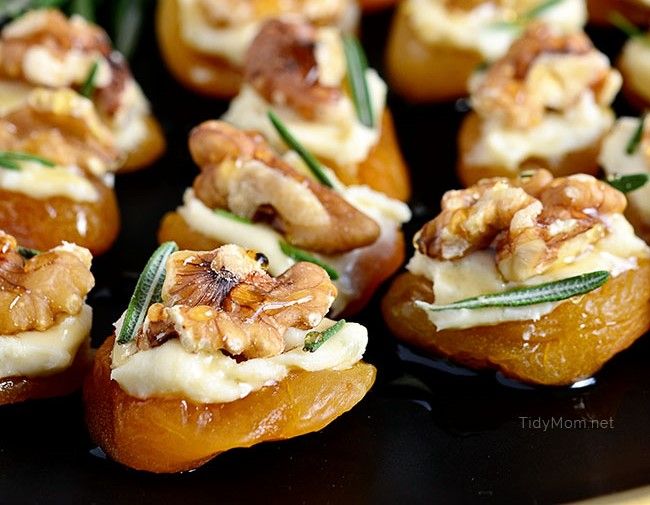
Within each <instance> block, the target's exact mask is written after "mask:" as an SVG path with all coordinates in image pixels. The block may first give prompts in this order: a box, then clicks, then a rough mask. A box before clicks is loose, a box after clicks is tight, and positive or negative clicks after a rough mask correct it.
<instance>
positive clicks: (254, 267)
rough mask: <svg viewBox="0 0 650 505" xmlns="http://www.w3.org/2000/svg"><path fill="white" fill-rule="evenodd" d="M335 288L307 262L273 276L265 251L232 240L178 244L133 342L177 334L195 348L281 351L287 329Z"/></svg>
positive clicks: (319, 314)
mask: <svg viewBox="0 0 650 505" xmlns="http://www.w3.org/2000/svg"><path fill="white" fill-rule="evenodd" d="M336 293H337V291H336V287H335V286H334V284H332V282H331V281H330V279H329V276H328V275H327V273H326V272H325V271H324V270H323V269H322V268H320V267H318V266H316V265H314V264H312V263H296V264H295V265H294V266H293V267H291V268H290V269H289V270H287V271H286V272H284V273H283V274H282V275H280V276H278V277H275V278H274V277H271V276H270V275H269V274H268V273H267V272H266V270H265V269H264V258H263V256H261V255H259V254H256V253H254V252H252V251H247V250H245V249H243V248H241V247H239V246H236V245H225V246H222V247H220V248H218V249H215V250H214V251H209V252H196V251H179V252H177V253H174V254H173V255H172V256H171V257H170V258H169V260H168V263H167V277H166V279H165V283H164V286H163V290H162V303H158V304H154V305H152V306H151V307H150V308H149V311H148V313H147V318H146V320H145V324H144V325H143V328H142V330H141V331H140V332H139V334H138V336H137V345H138V348H139V349H148V348H151V347H155V346H157V345H160V344H161V343H163V342H164V341H166V340H167V339H169V338H179V339H180V342H181V344H182V345H183V347H184V348H185V349H186V350H187V351H189V352H194V353H196V352H208V353H214V352H221V351H223V352H226V353H228V354H230V355H233V356H241V357H243V358H247V359H249V358H257V357H266V356H274V355H277V354H280V353H282V352H283V351H284V347H285V342H284V333H285V332H286V331H287V329H288V328H298V329H302V330H308V329H311V328H314V327H315V326H317V325H318V324H319V323H320V322H321V320H322V319H323V317H324V316H325V314H327V312H328V310H329V308H330V306H331V304H332V302H333V301H334V299H335V298H336Z"/></svg>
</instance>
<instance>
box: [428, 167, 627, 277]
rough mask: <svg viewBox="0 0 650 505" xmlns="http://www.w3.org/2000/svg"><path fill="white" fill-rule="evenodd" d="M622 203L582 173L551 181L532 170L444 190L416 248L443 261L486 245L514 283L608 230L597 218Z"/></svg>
mask: <svg viewBox="0 0 650 505" xmlns="http://www.w3.org/2000/svg"><path fill="white" fill-rule="evenodd" d="M625 206H626V199H625V196H624V195H623V194H622V193H621V192H619V191H618V190H616V189H614V188H612V187H611V186H609V185H608V184H606V183H604V182H602V181H599V180H597V179H595V178H594V177H591V176H588V175H583V174H580V175H573V176H569V177H559V178H557V179H553V177H552V176H551V174H550V173H549V172H547V171H546V170H536V171H532V172H529V173H523V174H522V175H520V176H519V177H518V178H517V179H506V178H494V179H484V180H482V181H480V182H479V183H478V184H477V185H475V186H472V187H470V188H468V189H465V190H461V191H450V192H448V193H446V194H445V196H444V197H443V200H442V212H441V213H440V215H439V216H438V217H436V218H435V219H433V220H432V221H430V222H429V223H427V224H426V225H425V226H424V228H423V229H422V230H421V232H420V233H419V234H418V235H417V237H416V247H417V248H418V250H419V251H420V252H421V253H423V254H426V255H428V256H430V257H432V258H436V259H442V260H453V259H458V258H462V257H464V256H466V255H468V254H470V253H471V252H472V251H476V250H478V249H486V248H493V249H494V250H495V260H496V263H497V266H498V268H499V271H500V272H501V274H502V275H503V276H504V278H506V279H507V280H516V281H521V280H525V279H528V278H530V277H533V276H535V275H539V274H542V273H544V272H545V271H547V270H548V269H549V268H550V267H551V266H552V265H553V264H556V263H557V262H558V261H565V260H569V259H571V258H574V257H575V256H577V255H578V254H580V253H581V252H583V251H584V250H585V249H586V248H588V247H589V246H590V245H591V244H593V243H595V242H597V241H598V240H600V239H601V238H602V237H603V236H605V234H606V233H607V229H606V226H605V223H604V221H603V220H602V219H601V216H603V215H607V214H615V213H622V212H623V211H624V210H625Z"/></svg>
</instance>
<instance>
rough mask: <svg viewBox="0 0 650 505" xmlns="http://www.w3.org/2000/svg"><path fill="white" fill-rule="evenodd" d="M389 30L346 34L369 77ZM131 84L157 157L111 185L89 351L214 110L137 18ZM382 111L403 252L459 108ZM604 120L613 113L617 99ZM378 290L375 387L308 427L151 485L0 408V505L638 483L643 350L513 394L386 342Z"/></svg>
mask: <svg viewBox="0 0 650 505" xmlns="http://www.w3.org/2000/svg"><path fill="white" fill-rule="evenodd" d="M390 15H391V13H390V12H386V13H381V14H378V15H371V16H368V17H366V18H365V19H364V25H363V39H364V43H365V46H366V49H367V51H368V53H369V59H370V61H371V64H373V65H374V66H376V67H378V68H380V69H381V67H382V52H383V47H384V41H385V36H386V33H387V30H388V26H389V22H390ZM148 19H149V20H151V19H152V17H151V16H150V17H149V18H148ZM590 33H591V34H592V35H593V36H594V38H595V40H596V43H597V45H598V46H599V47H600V48H601V49H603V50H605V51H606V52H608V53H609V54H610V55H611V56H614V55H616V54H617V51H618V50H619V49H620V46H621V44H622V38H621V37H620V36H619V35H618V34H615V33H614V31H613V30H599V31H596V32H594V31H592V32H590ZM133 71H134V73H135V75H136V77H137V78H138V79H139V81H140V83H141V84H142V86H143V88H144V90H145V92H146V94H147V95H148V96H149V98H150V99H151V101H152V103H153V107H154V109H155V113H156V115H157V116H158V117H159V118H160V119H161V121H162V124H163V126H164V128H165V130H166V133H167V139H168V144H169V145H168V151H167V154H166V155H165V157H164V158H163V159H162V160H160V161H159V162H158V163H157V164H156V165H155V166H154V167H152V168H150V169H148V170H146V171H143V172H140V173H136V174H132V175H125V176H120V177H118V179H117V193H118V196H119V200H120V204H121V209H122V221H123V225H122V232H121V234H120V237H119V240H118V242H117V244H116V245H115V247H114V248H113V249H112V250H111V251H110V253H108V254H107V255H106V256H104V257H102V258H97V259H96V260H95V263H94V272H95V275H96V278H97V286H96V288H95V289H94V291H93V292H92V294H91V296H90V304H91V305H92V306H93V307H94V310H95V323H94V327H93V343H94V344H95V345H99V344H100V343H101V342H102V340H103V339H104V338H105V337H106V336H107V335H109V334H110V333H111V331H112V327H111V322H112V321H114V320H115V319H117V317H118V316H119V314H120V313H121V311H122V310H123V309H124V307H125V306H126V304H127V302H128V299H129V296H130V294H131V291H132V289H133V286H134V284H135V280H136V278H137V276H138V273H139V270H140V269H141V268H142V266H143V265H144V263H145V261H146V259H147V258H148V256H149V255H150V253H151V252H152V251H153V249H154V247H155V245H156V230H157V227H158V222H159V220H160V218H161V216H162V215H163V214H164V212H166V211H168V210H171V209H173V208H175V207H176V206H177V205H179V203H180V202H181V195H182V193H183V190H184V189H185V187H186V186H188V185H189V184H190V183H191V181H192V180H193V178H194V176H195V174H196V173H197V169H196V167H195V166H194V165H193V163H192V162H191V160H190V157H189V154H188V152H187V148H186V139H187V134H188V132H189V130H190V129H191V128H192V127H193V126H195V125H196V124H198V123H199V122H201V121H203V120H206V119H211V118H217V117H219V115H220V114H221V113H222V112H223V111H224V110H225V106H226V105H225V104H224V103H220V102H217V101H213V100H208V99H204V98H201V97H198V96H195V95H193V94H191V93H189V92H187V91H185V90H184V89H183V88H181V87H180V86H179V85H178V84H177V83H176V82H174V80H173V79H172V78H171V77H170V75H169V74H168V73H167V72H166V70H165V67H164V65H163V63H162V61H161V59H160V56H159V54H158V51H157V48H156V44H155V40H154V35H153V28H152V23H151V21H149V23H148V24H147V25H146V26H145V28H144V32H143V33H142V41H141V44H140V46H139V48H138V51H137V54H136V56H135V60H134V63H133ZM389 101H390V105H391V108H392V110H393V112H394V115H395V119H396V123H397V129H398V133H399V137H400V141H401V144H402V148H403V151H404V153H405V156H406V158H407V160H408V162H409V164H410V167H411V171H412V178H413V187H414V198H413V200H412V202H411V204H412V209H413V211H414V219H413V222H412V223H410V224H409V225H408V226H407V229H406V231H407V235H408V237H409V238H410V237H412V235H413V233H414V232H415V231H416V230H417V229H418V228H419V227H420V226H421V225H422V224H423V223H424V222H425V221H426V220H428V219H430V218H431V217H432V216H434V215H435V213H436V212H437V208H438V202H439V199H440V196H441V195H442V193H443V192H444V191H445V190H447V189H450V188H453V187H458V184H457V181H456V178H455V175H454V160H455V147H454V146H455V137H456V133H457V129H458V125H459V122H460V120H461V118H462V112H463V109H464V102H462V101H460V102H458V103H456V104H453V103H452V104H442V105H432V106H415V105H409V104H406V103H404V102H403V101H401V100H400V99H399V98H398V97H395V96H391V97H390V100H389ZM617 108H618V110H619V112H621V113H623V112H630V111H627V106H626V104H625V103H624V102H622V101H621V102H620V103H617ZM408 254H409V255H410V254H411V250H409V252H408ZM385 289H386V286H384V288H383V290H381V292H379V293H378V294H377V295H376V296H375V298H374V300H373V302H372V303H371V305H370V307H368V308H367V309H366V310H365V311H364V312H363V313H362V314H361V315H360V316H359V317H358V320H359V321H360V322H362V323H364V324H366V325H367V326H368V327H369V329H370V343H369V346H368V351H367V354H366V359H367V360H368V361H369V362H371V363H373V364H374V365H376V366H377V368H378V370H379V374H378V378H377V383H376V385H375V386H374V388H373V389H372V391H371V392H370V393H369V394H368V396H367V397H366V398H365V399H364V400H363V401H362V402H361V403H360V404H359V405H358V406H357V407H356V408H354V409H353V410H352V411H351V412H349V413H348V414H346V415H344V416H342V417H341V418H339V419H338V420H336V421H335V422H334V423H332V424H331V425H330V426H328V427H327V428H326V429H324V430H322V431H320V432H318V433H314V434H310V435H306V436H302V437H299V438H297V439H293V440H290V441H286V442H280V443H268V444H262V445H259V446H256V447H254V448H251V449H239V450H233V451H230V452H228V453H226V454H222V455H220V456H218V457H217V458H216V459H215V460H213V461H212V462H210V463H208V464H206V465H205V466H204V467H202V468H200V469H199V470H196V471H194V472H191V473H187V474H182V475H168V476H164V475H162V476H161V475H151V474H146V473H141V472H136V471H132V470H128V469H126V468H124V467H122V466H120V465H118V464H116V463H114V462H112V461H108V460H106V459H105V458H103V457H102V454H101V452H100V451H97V450H96V448H95V447H96V446H95V445H94V444H93V443H92V442H91V440H90V439H89V438H88V434H87V432H86V429H85V426H84V422H83V414H82V405H81V398H80V395H78V394H77V395H73V396H71V397H68V398H63V399H51V400H45V401H35V402H29V403H25V404H19V405H13V406H5V407H2V408H1V409H0V426H1V427H2V429H1V431H0V503H8V504H19V503H65V504H73V503H95V504H108V503H119V504H138V505H142V504H145V503H164V504H173V503H182V504H195V503H196V504H199V503H217V502H218V503H310V504H311V503H335V504H347V503H354V504H357V503H395V502H397V501H398V500H400V499H408V500H409V501H410V503H413V504H415V503H434V502H435V503H439V502H443V503H472V502H477V503H556V502H565V501H570V500H577V499H582V498H588V497H593V496H597V495H602V494H605V493H611V492H615V491H621V490H625V489H629V488H633V487H637V486H642V485H646V484H650V437H649V436H648V434H649V427H648V426H649V425H648V420H649V419H650V372H649V371H648V365H647V363H648V361H649V359H650V340H649V339H648V338H647V337H646V338H645V339H641V340H640V341H638V342H637V343H636V344H635V345H634V346H632V348H631V349H629V350H627V351H625V352H623V353H621V354H620V355H619V356H617V357H616V358H615V359H613V360H612V361H611V362H610V363H609V364H608V365H607V366H606V367H605V368H604V369H603V370H602V372H600V373H599V374H598V375H597V376H596V378H595V384H592V385H588V386H586V387H582V388H579V389H578V388H574V389H570V388H561V389H549V388H547V389H540V388H537V389H533V388H526V387H522V386H521V385H519V384H516V383H510V382H507V381H505V380H503V379H502V378H501V377H499V376H498V374H497V375H495V374H482V375H476V374H473V373H471V372H469V371H467V370H465V369H461V368H455V367H452V366H449V365H448V364H447V363H445V362H444V361H434V360H428V359H422V358H421V357H419V356H417V355H416V354H414V353H412V352H411V351H409V350H408V349H406V348H404V347H402V346H400V345H398V344H397V343H396V341H395V340H394V338H393V337H392V336H391V335H390V334H389V332H388V331H387V329H386V327H385V325H384V323H383V321H382V319H381V317H380V312H379V308H378V306H379V305H378V304H379V300H380V299H381V296H382V294H383V292H385ZM581 420H586V421H588V426H589V427H585V426H583V425H581V424H580V423H581V422H582V423H583V424H587V423H586V422H585V421H581ZM591 420H595V421H598V423H594V424H598V427H595V426H592V425H591ZM551 423H554V424H553V425H552V426H551ZM544 426H546V429H545V428H544Z"/></svg>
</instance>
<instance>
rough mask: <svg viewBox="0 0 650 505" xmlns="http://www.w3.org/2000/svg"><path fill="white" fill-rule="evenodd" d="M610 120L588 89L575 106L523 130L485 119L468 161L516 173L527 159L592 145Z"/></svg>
mask: <svg viewBox="0 0 650 505" xmlns="http://www.w3.org/2000/svg"><path fill="white" fill-rule="evenodd" d="M613 123H614V113H613V112H612V111H611V109H609V108H608V107H601V106H600V105H598V104H597V103H596V101H595V99H594V95H593V93H592V92H591V91H587V92H585V93H584V94H583V95H582V97H581V98H580V100H579V101H578V102H577V103H576V105H575V106H573V107H570V108H568V109H567V110H565V111H564V112H562V113H559V112H548V113H547V114H545V117H544V118H543V119H542V121H541V122H540V123H539V124H538V125H535V126H533V127H531V128H528V129H525V130H521V129H513V128H507V127H504V126H503V125H502V124H501V123H499V122H498V121H496V120H490V119H489V118H488V119H486V120H484V121H483V123H482V126H481V134H480V138H479V140H478V142H477V143H476V145H475V146H474V147H473V148H472V150H471V151H470V152H469V153H468V156H467V161H468V162H469V163H470V164H471V165H498V166H503V167H506V168H508V169H510V170H512V171H513V173H515V172H516V171H517V168H518V167H519V166H520V165H521V163H523V162H524V161H526V160H527V159H529V158H543V159H546V160H550V161H558V160H560V159H561V158H562V157H564V156H565V155H567V154H569V153H572V152H575V151H579V150H581V149H585V148H587V147H589V146H591V145H593V144H594V143H596V142H597V141H598V139H600V137H601V136H602V135H603V134H604V133H606V132H607V131H608V130H609V129H610V127H611V126H612V124H613Z"/></svg>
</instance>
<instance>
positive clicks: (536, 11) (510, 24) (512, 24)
mask: <svg viewBox="0 0 650 505" xmlns="http://www.w3.org/2000/svg"><path fill="white" fill-rule="evenodd" d="M563 1H564V0H544V1H543V2H541V3H539V4H537V5H536V6H535V7H533V8H532V9H530V10H528V11H526V12H524V13H523V14H521V15H519V16H518V17H517V18H516V19H513V20H512V21H497V22H496V23H492V25H490V26H491V27H492V28H512V29H517V30H521V29H522V28H523V27H524V25H525V24H526V23H530V22H531V21H533V20H534V19H536V18H538V17H539V16H541V15H542V14H544V12H546V11H547V10H548V9H550V8H552V7H555V6H556V5H557V4H559V3H560V2H563Z"/></svg>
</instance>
